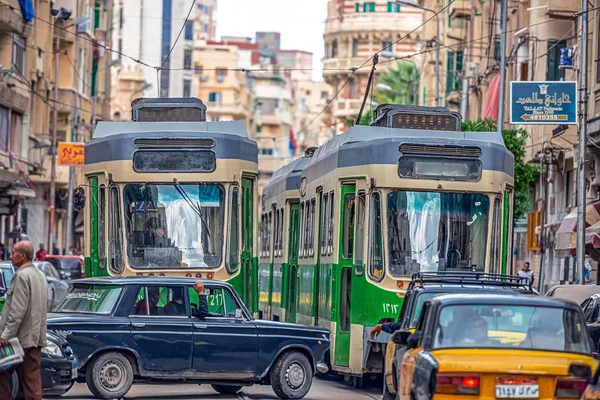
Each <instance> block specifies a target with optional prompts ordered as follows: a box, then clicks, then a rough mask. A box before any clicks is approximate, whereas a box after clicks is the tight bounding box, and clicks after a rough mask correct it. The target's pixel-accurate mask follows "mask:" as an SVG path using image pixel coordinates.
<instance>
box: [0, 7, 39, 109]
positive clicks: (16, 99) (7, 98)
mask: <svg viewBox="0 0 600 400" xmlns="http://www.w3.org/2000/svg"><path fill="white" fill-rule="evenodd" d="M1 8H2V7H0V9H1ZM31 96H32V94H31V90H30V89H29V87H28V86H26V85H25V84H24V83H23V81H21V80H18V79H16V78H14V77H12V76H11V77H10V78H9V79H8V82H5V83H1V84H0V103H2V104H3V105H5V106H9V107H10V108H12V109H13V110H15V111H19V112H21V113H26V112H27V110H28V106H29V99H30V98H31Z"/></svg>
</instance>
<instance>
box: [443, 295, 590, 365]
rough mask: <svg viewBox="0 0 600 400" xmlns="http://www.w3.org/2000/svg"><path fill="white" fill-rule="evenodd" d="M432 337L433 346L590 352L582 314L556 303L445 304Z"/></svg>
mask: <svg viewBox="0 0 600 400" xmlns="http://www.w3.org/2000/svg"><path fill="white" fill-rule="evenodd" d="M465 327H466V329H465ZM434 338H435V339H434V347H435V348H453V347H468V348H518V349H519V350H527V349H528V350H547V351H560V352H574V353H585V354H589V352H590V349H589V343H588V339H587V337H586V334H585V329H584V321H583V320H582V318H581V314H580V313H578V312H576V311H575V310H571V309H567V308H557V307H539V306H521V305H519V306H517V305H510V304H506V305H501V304H494V305H491V304H490V305H480V304H478V305H463V304H461V305H451V306H445V307H443V308H442V309H441V310H440V314H439V319H438V325H437V327H436V331H435V336H434Z"/></svg>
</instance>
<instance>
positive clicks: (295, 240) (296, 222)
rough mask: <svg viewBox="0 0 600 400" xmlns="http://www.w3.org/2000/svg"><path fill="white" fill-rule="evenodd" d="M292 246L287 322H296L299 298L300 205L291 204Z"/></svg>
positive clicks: (287, 276)
mask: <svg viewBox="0 0 600 400" xmlns="http://www.w3.org/2000/svg"><path fill="white" fill-rule="evenodd" d="M289 243H290V246H289V252H288V265H287V274H286V278H287V281H286V288H287V290H286V294H287V299H286V305H285V307H286V311H285V321H286V322H292V323H294V322H296V299H297V298H298V293H297V292H298V247H299V244H300V204H298V203H291V204H290V241H289Z"/></svg>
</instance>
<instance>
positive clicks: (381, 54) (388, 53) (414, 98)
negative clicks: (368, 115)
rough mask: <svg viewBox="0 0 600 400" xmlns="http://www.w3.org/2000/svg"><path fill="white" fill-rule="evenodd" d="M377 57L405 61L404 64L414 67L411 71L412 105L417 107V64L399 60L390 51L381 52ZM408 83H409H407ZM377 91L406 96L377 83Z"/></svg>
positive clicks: (398, 57) (411, 61)
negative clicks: (407, 63) (410, 64)
mask: <svg viewBox="0 0 600 400" xmlns="http://www.w3.org/2000/svg"><path fill="white" fill-rule="evenodd" d="M379 55H380V56H381V57H384V58H391V59H393V60H400V61H405V62H409V63H412V64H413V65H414V67H415V69H414V70H413V71H414V73H413V99H412V100H413V104H414V105H415V106H416V105H417V90H418V87H419V78H418V76H417V63H415V62H414V61H413V60H407V59H400V56H399V55H398V54H396V53H393V52H391V51H382V52H381V53H379ZM407 83H409V82H407ZM377 89H379V90H380V91H382V92H390V93H395V94H399V95H402V96H406V93H400V92H395V91H394V90H392V88H391V87H390V86H388V85H386V84H384V83H379V84H377ZM405 101H406V99H405Z"/></svg>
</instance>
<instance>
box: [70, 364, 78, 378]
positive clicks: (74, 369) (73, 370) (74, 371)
mask: <svg viewBox="0 0 600 400" xmlns="http://www.w3.org/2000/svg"><path fill="white" fill-rule="evenodd" d="M71 378H72V379H75V378H77V361H73V365H72V367H71Z"/></svg>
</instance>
